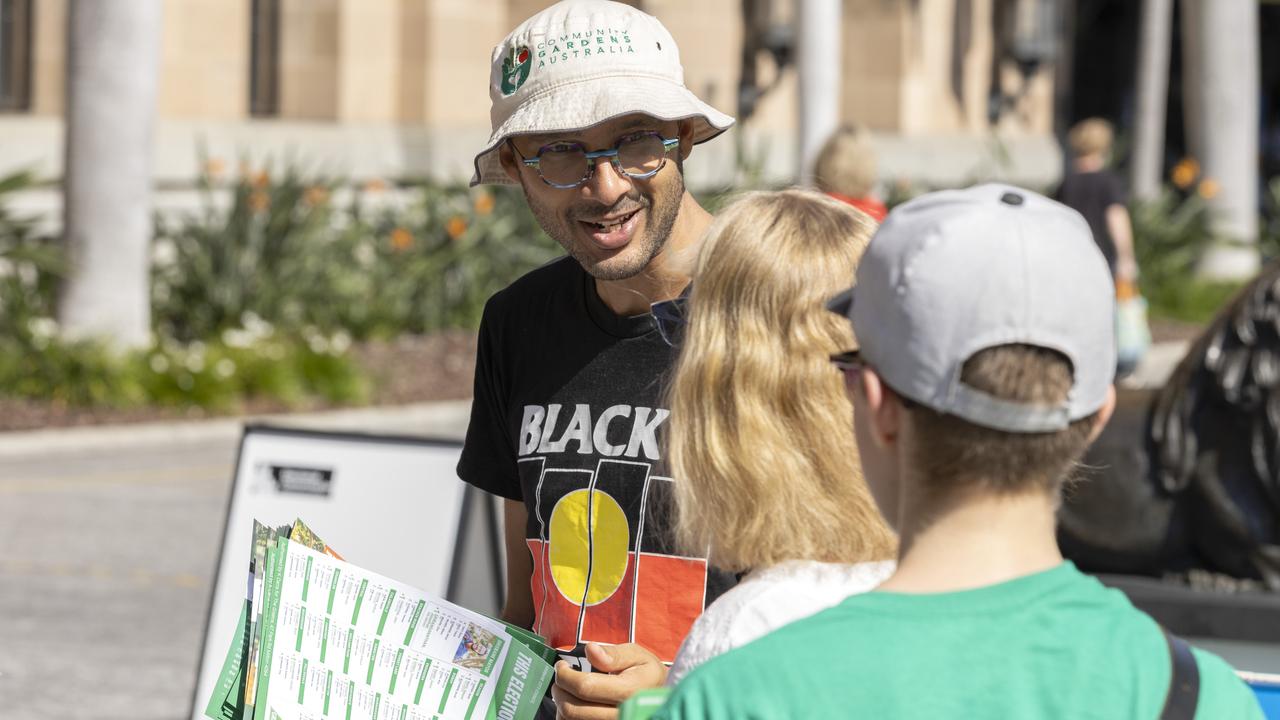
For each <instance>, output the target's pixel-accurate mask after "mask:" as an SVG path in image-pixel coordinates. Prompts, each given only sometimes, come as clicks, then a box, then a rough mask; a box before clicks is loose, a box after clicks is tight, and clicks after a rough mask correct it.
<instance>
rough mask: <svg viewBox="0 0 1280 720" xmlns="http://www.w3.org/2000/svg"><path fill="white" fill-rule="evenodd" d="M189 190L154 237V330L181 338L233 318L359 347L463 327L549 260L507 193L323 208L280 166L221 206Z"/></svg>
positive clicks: (551, 248) (359, 199)
mask: <svg viewBox="0 0 1280 720" xmlns="http://www.w3.org/2000/svg"><path fill="white" fill-rule="evenodd" d="M201 187H202V190H203V193H204V209H203V211H202V212H201V213H200V214H197V215H191V216H186V217H183V218H181V219H179V220H178V221H176V222H173V221H165V220H163V219H161V220H158V221H157V229H156V248H155V250H156V252H155V255H156V263H155V272H154V280H153V287H152V297H153V302H152V307H153V315H154V318H155V325H156V328H157V330H158V331H159V332H160V334H161V335H164V336H171V337H174V338H177V339H180V340H183V341H192V340H196V339H201V338H208V337H213V336H216V335H217V334H218V333H219V332H221V331H222V330H224V329H227V328H228V327H231V326H233V325H234V324H235V323H236V322H238V319H239V318H240V317H241V316H242V315H243V314H245V313H253V314H255V315H257V316H259V317H261V318H263V319H265V320H267V321H269V322H271V323H273V324H275V325H277V326H279V327H281V328H284V329H289V330H295V331H296V330H300V329H301V328H304V327H315V328H318V329H319V330H321V331H323V332H334V331H337V330H343V331H346V332H349V333H350V334H351V335H353V336H354V337H355V338H357V339H363V338H368V337H387V336H395V335H398V334H401V333H427V332H432V331H435V330H440V329H443V328H451V327H474V326H475V325H476V324H477V323H478V322H479V318H480V311H481V309H482V308H483V305H484V302H485V300H486V299H488V297H489V296H490V295H491V294H493V293H494V292H496V291H497V290H499V289H501V288H502V287H504V286H505V285H507V284H508V283H510V282H511V281H512V280H514V279H515V278H516V277H518V276H519V275H520V274H522V273H524V272H526V271H528V270H530V269H532V268H533V267H536V266H537V265H539V264H542V263H544V262H546V261H548V260H550V259H551V258H553V257H555V256H556V255H558V254H559V252H560V251H559V247H558V246H557V245H556V244H555V243H554V242H553V241H551V240H550V239H549V238H548V237H547V236H546V235H545V234H544V233H543V232H542V230H541V229H540V228H539V227H538V225H537V223H536V222H535V221H534V219H533V216H532V215H531V214H530V212H529V210H528V207H527V205H526V204H525V202H524V199H523V197H522V196H521V195H520V193H519V191H518V190H513V189H509V188H496V189H484V188H482V189H477V190H468V189H467V188H466V187H463V186H428V185H421V186H413V187H408V188H404V189H403V190H401V191H398V192H397V197H395V198H387V197H386V196H385V195H382V194H385V193H387V191H386V190H385V189H377V190H373V189H368V188H363V189H352V192H351V193H350V194H351V199H350V201H349V202H348V203H347V204H345V205H344V206H343V207H335V205H334V203H333V201H332V198H333V196H334V194H335V193H337V192H338V191H339V190H340V188H339V187H338V185H337V183H335V182H334V181H331V180H308V179H305V178H303V177H302V176H301V175H300V174H299V173H297V172H296V171H294V170H289V171H286V172H285V173H284V174H283V175H281V176H280V177H278V178H272V177H271V176H269V175H268V174H266V173H265V172H263V173H259V174H256V175H252V176H249V177H241V178H239V179H238V180H236V181H235V182H234V183H233V184H232V186H231V187H230V188H229V191H230V205H229V207H227V208H226V209H221V208H219V206H218V202H217V198H218V194H217V191H216V188H215V187H214V186H213V183H212V182H211V181H210V178H208V177H204V178H202V179H201ZM379 195H382V197H378V196H379ZM404 198H409V200H408V202H407V203H403V202H397V201H398V200H403V199H404ZM376 200H383V202H381V203H378V202H375V201H376ZM379 205H380V206H379Z"/></svg>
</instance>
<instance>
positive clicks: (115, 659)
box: [0, 402, 469, 720]
mask: <svg viewBox="0 0 1280 720" xmlns="http://www.w3.org/2000/svg"><path fill="white" fill-rule="evenodd" d="M468 409H469V403H468V402H460V403H459V402H453V403H439V404H429V405H416V406H407V407H402V408H375V409H368V410H353V411H343V412H336V413H322V414H316V415H305V416H289V417H275V418H255V419H254V420H258V421H268V422H273V423H274V424H282V425H290V426H295V427H310V428H317V429H332V430H347V431H368V432H388V433H396V434H413V435H429V436H436V437H460V436H461V434H462V433H463V431H464V430H465V426H466V419H467V413H468ZM243 422H244V421H243V420H218V421H212V422H202V423H177V424H168V425H155V426H132V427H130V426H124V427H112V428H77V429H69V430H59V431H39V432H32V433H12V434H8V435H6V436H0V549H2V550H3V551H2V552H0V708H3V710H0V716H2V717H4V718H5V719H6V720H37V719H39V720H43V719H45V718H49V719H53V718H59V719H61V718H122V719H123V718H130V719H138V718H148V719H149V718H155V719H157V720H159V719H165V720H173V719H177V718H185V717H187V716H188V715H187V713H188V711H189V707H190V702H191V693H192V688H193V685H194V682H195V670H196V663H197V661H198V657H197V654H198V652H199V647H200V641H201V638H202V636H203V632H204V622H205V618H206V615H207V613H208V603H209V598H210V593H211V592H212V583H213V575H214V566H215V563H216V560H217V554H218V551H219V547H220V541H221V538H222V526H223V522H224V520H225V513H226V504H227V494H228V491H229V489H230V482H231V476H232V470H233V466H234V463H235V453H236V449H237V445H238V441H239V436H240V429H241V427H242V423H243Z"/></svg>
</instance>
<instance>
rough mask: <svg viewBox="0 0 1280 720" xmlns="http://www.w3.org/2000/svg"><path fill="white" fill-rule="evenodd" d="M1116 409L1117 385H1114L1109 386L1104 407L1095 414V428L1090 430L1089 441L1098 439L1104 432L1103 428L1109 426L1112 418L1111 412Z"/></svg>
mask: <svg viewBox="0 0 1280 720" xmlns="http://www.w3.org/2000/svg"><path fill="white" fill-rule="evenodd" d="M1115 410H1116V386H1115V385H1112V386H1111V387H1109V388H1107V399H1106V401H1105V402H1103V403H1102V407H1100V408H1098V414H1097V415H1096V416H1094V420H1093V430H1092V431H1090V432H1089V442H1093V441H1094V440H1097V439H1098V436H1099V435H1101V434H1102V429H1103V428H1105V427H1106V426H1107V423H1108V422H1109V421H1110V420H1111V414H1112V413H1114V412H1115Z"/></svg>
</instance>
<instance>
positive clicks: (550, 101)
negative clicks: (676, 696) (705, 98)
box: [458, 0, 735, 718]
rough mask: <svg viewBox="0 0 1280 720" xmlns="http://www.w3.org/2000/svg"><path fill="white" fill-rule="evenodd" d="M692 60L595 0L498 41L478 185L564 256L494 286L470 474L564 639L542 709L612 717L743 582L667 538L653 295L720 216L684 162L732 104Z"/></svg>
mask: <svg viewBox="0 0 1280 720" xmlns="http://www.w3.org/2000/svg"><path fill="white" fill-rule="evenodd" d="M683 77H684V76H683V69H682V67H681V65H680V56H679V51H678V50H677V48H676V44H675V41H674V40H673V39H672V37H671V35H670V33H668V32H667V30H666V29H665V28H664V27H663V26H662V25H661V24H660V23H659V22H658V20H657V19H656V18H653V17H651V16H649V15H646V14H644V13H643V12H640V11H639V10H637V9H635V8H633V7H630V6H628V5H624V4H621V3H615V2H605V1H603V0H566V1H565V2H560V3H557V4H555V5H552V6H551V7H549V8H547V9H545V10H543V11H541V12H539V13H537V14H536V15H534V16H533V17H531V18H529V19H528V20H526V21H525V22H524V23H522V24H521V25H520V26H519V27H517V28H516V29H515V30H514V31H512V32H511V34H510V35H508V36H507V37H506V38H505V39H504V40H503V41H502V42H501V43H499V44H498V46H497V47H495V48H494V50H493V55H492V61H491V72H490V85H489V95H490V98H491V100H492V108H491V113H490V114H491V120H492V128H493V131H492V135H491V136H490V139H489V142H488V144H487V145H486V146H485V148H484V149H483V150H482V151H481V152H480V153H479V155H477V157H476V162H475V165H476V175H475V177H474V178H473V181H472V184H478V183H497V184H516V185H519V186H520V187H521V188H522V189H523V191H524V195H525V198H526V199H527V201H528V203H529V207H530V209H531V210H532V211H533V214H534V216H535V217H536V218H537V220H538V223H539V224H540V225H541V226H542V228H543V229H544V230H545V231H546V232H547V234H548V235H550V236H551V237H552V238H554V239H555V240H556V241H557V242H559V243H560V244H561V245H562V246H563V247H564V249H565V252H566V253H567V254H568V256H567V257H564V258H561V259H559V260H556V261H554V262H551V263H549V264H547V265H545V266H543V267H541V268H538V269H537V270H534V271H532V272H530V273H528V274H527V275H525V276H524V277H522V278H520V279H518V280H516V281H515V282H514V283H512V284H511V285H510V286H509V287H507V288H506V289H504V290H502V291H500V292H498V293H497V294H495V295H494V296H493V297H492V298H490V300H489V301H488V303H487V304H486V306H485V309H484V314H483V316H482V319H481V325H480V331H479V341H478V350H477V358H476V374H475V391H474V399H473V403H472V410H471V421H470V424H469V426H468V428H467V435H466V441H465V444H464V446H463V450H462V458H461V460H460V462H459V464H458V474H459V476H460V477H461V478H462V479H463V480H465V481H466V482H468V483H471V484H472V485H475V486H476V487H478V488H480V489H482V490H485V491H488V492H490V493H493V494H494V495H497V496H499V497H501V498H503V499H504V506H505V510H504V520H505V523H504V524H505V535H506V550H507V554H506V557H507V583H506V586H507V596H506V600H505V603H504V606H503V610H502V616H503V618H504V619H505V620H506V621H508V622H511V623H513V624H516V625H519V626H522V627H525V628H530V629H532V630H533V631H534V632H536V633H538V634H539V635H541V636H543V637H544V638H546V640H547V642H548V644H550V645H551V646H552V647H555V648H557V649H558V650H560V651H561V658H562V661H561V662H559V663H558V664H557V666H556V681H555V685H554V686H553V689H552V695H553V697H554V699H555V706H554V708H552V706H551V704H550V702H548V703H545V704H544V708H543V714H542V715H541V717H549V716H550V715H551V714H553V713H558V714H559V715H560V716H561V717H565V718H607V717H612V716H614V715H615V714H616V705H617V704H618V703H620V702H621V701H623V700H625V699H626V698H627V697H629V696H630V695H631V694H632V693H633V692H634V691H635V690H636V689H639V688H643V687H656V686H660V685H661V684H662V683H663V681H664V679H665V677H666V667H665V665H664V664H663V663H664V662H670V661H671V660H673V659H674V657H675V653H676V651H677V650H678V649H679V646H680V643H681V641H683V639H684V636H685V634H686V633H687V632H688V630H689V628H690V627H691V626H692V624H693V622H694V620H695V619H696V617H697V616H698V615H699V614H700V613H701V612H702V610H703V608H704V607H705V605H706V604H707V603H710V602H712V601H714V600H715V599H716V597H718V596H719V595H720V594H721V593H722V592H723V591H724V590H725V589H727V588H729V587H731V586H732V585H733V583H734V582H735V578H734V577H733V576H732V575H730V574H727V573H723V572H719V571H716V570H714V569H712V568H710V567H709V566H708V564H707V562H706V559H705V558H704V557H702V556H698V555H695V556H682V555H679V554H678V553H676V552H674V551H673V550H672V545H673V542H672V540H671V533H670V522H669V519H668V513H667V511H666V508H667V507H668V504H669V503H668V499H669V496H670V493H671V487H672V485H673V480H672V478H671V477H670V473H669V472H668V471H667V470H666V469H665V461H664V453H663V446H662V444H661V443H660V442H659V439H658V438H659V429H660V428H661V427H662V425H663V424H664V422H665V421H666V419H667V417H668V414H669V413H668V410H667V409H666V408H665V407H664V404H665V403H664V400H663V398H664V388H663V386H662V382H661V381H662V379H663V378H664V376H666V374H667V373H668V371H669V370H670V367H671V362H672V359H673V354H674V353H673V350H672V349H671V347H670V346H668V345H667V344H666V343H665V342H664V341H663V340H662V338H661V337H660V336H659V333H658V332H657V331H656V328H655V325H654V322H653V318H652V316H651V315H650V314H649V309H650V305H651V304H652V303H655V302H659V301H662V300H668V299H671V298H674V297H677V296H678V295H680V293H681V292H682V291H683V290H684V289H685V286H686V285H688V283H689V274H690V272H691V270H692V267H693V263H694V260H695V259H696V257H697V249H698V244H699V240H700V238H701V236H702V234H703V232H704V231H705V230H706V229H707V227H708V226H709V225H710V224H711V220H712V218H711V215H710V213H708V212H707V211H706V210H704V209H703V208H702V207H701V206H699V205H698V203H697V201H696V200H694V198H693V196H692V195H690V194H689V192H688V191H687V190H686V188H685V185H684V176H683V167H684V166H683V163H684V161H685V160H686V159H687V158H688V157H689V155H690V153H691V152H692V151H693V146H694V145H696V144H698V143H701V142H704V141H706V140H710V139H711V138H713V137H715V136H717V135H719V134H720V133H722V132H723V131H724V130H726V129H727V128H729V127H730V126H731V125H732V124H733V119H732V118H731V117H729V116H727V115H725V114H723V113H721V112H719V111H717V110H715V109H714V108H712V107H710V106H709V105H707V104H706V103H703V102H702V101H700V100H699V99H698V98H697V97H696V96H694V95H693V93H691V92H690V91H689V90H688V89H687V88H686V87H685V86H684V81H683ZM601 643H603V644H601ZM593 670H594V671H596V672H592V671H593Z"/></svg>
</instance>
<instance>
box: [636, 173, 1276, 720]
mask: <svg viewBox="0 0 1280 720" xmlns="http://www.w3.org/2000/svg"><path fill="white" fill-rule="evenodd" d="M1113 302H1114V300H1113V293H1112V291H1111V274H1110V271H1109V269H1108V267H1107V263H1106V261H1105V260H1104V259H1103V256H1102V253H1101V252H1100V251H1099V250H1098V248H1097V246H1096V245H1095V244H1094V242H1093V238H1092V235H1091V234H1090V232H1089V226H1088V224H1087V223H1086V222H1085V220H1084V218H1083V217H1081V216H1080V214H1079V213H1077V212H1075V211H1073V210H1070V209H1068V208H1067V207H1065V206H1063V205H1060V204H1058V203H1056V202H1053V201H1051V200H1048V199H1047V198H1044V197H1041V196H1039V195H1036V194H1034V193H1030V192H1026V191H1024V190H1019V189H1017V188H1013V187H1009V186H1003V185H983V186H979V187H975V188H971V189H968V190H952V191H945V192H939V193H932V194H929V195H925V196H922V197H920V198H917V199H916V200H913V201H911V202H909V203H906V204H905V205H902V206H899V207H898V208H896V209H895V210H894V211H893V212H891V213H890V214H889V216H888V218H887V219H886V221H885V223H884V224H883V225H881V227H880V230H879V231H878V232H877V233H876V235H875V236H874V237H873V238H872V240H871V243H870V245H869V246H868V249H867V251H866V253H865V254H864V255H863V258H862V262H861V264H860V265H859V266H858V270H857V278H856V280H855V282H854V286H853V287H852V288H851V289H850V290H848V291H846V292H845V293H844V294H842V295H841V296H840V297H838V298H836V299H835V300H833V302H832V305H831V308H832V309H833V310H834V311H836V312H838V313H840V314H841V315H844V316H846V317H847V318H848V319H849V320H850V321H851V322H852V324H853V326H854V328H855V330H856V333H857V337H858V341H859V343H860V345H861V347H860V348H859V350H857V351H850V352H847V353H842V354H840V355H836V356H833V357H832V362H833V363H834V364H835V365H836V367H838V368H839V369H840V370H841V371H842V372H843V373H844V377H845V382H846V388H847V390H848V393H849V396H850V399H851V400H852V403H853V415H854V423H853V426H854V427H853V431H854V434H855V435H856V437H857V441H858V448H859V451H860V454H861V459H862V465H863V470H864V473H865V477H866V482H867V485H868V486H869V487H870V489H871V491H872V495H873V496H874V498H875V500H876V504H877V505H878V506H879V508H880V511H881V513H882V514H883V515H884V516H885V518H886V519H887V520H888V521H889V523H890V525H892V526H893V527H894V529H896V530H897V531H898V533H899V535H900V541H901V544H900V550H899V555H900V556H899V560H898V568H897V570H896V571H895V572H894V574H893V575H892V576H890V578H889V579H888V580H886V581H885V582H884V583H883V584H882V585H881V586H880V587H879V588H877V589H876V590H875V591H873V592H870V593H865V594H862V595H855V596H853V597H851V598H848V599H846V600H845V601H844V602H842V603H841V604H839V605H837V606H835V607H834V608H832V609H830V610H826V611H824V612H822V613H819V614H817V615H814V616H812V617H810V618H807V619H804V620H800V621H798V622H796V623H793V624H792V625H789V626H787V627H784V628H782V629H781V630H778V631H776V632H774V633H773V634H771V635H768V636H766V637H764V638H762V639H761V640H758V641H756V642H755V643H752V644H750V645H746V646H744V647H743V648H740V649H738V650H736V651H733V652H730V653H727V654H725V655H722V656H720V657H718V658H715V659H713V660H711V661H710V662H708V663H706V664H705V665H703V666H701V667H700V668H697V669H695V670H694V671H693V672H692V673H691V674H690V675H689V676H688V677H687V678H686V679H685V680H684V681H682V682H681V684H680V685H679V686H678V687H677V688H676V690H675V694H674V695H673V696H672V697H671V699H670V701H669V702H668V703H667V706H666V707H665V708H664V709H663V710H662V711H661V712H660V714H659V717H662V718H726V719H727V718H733V719H735V720H736V719H737V718H816V717H823V718H826V717H868V718H953V717H956V718H958V717H963V718H1042V717H1055V718H1080V717H1098V718H1121V717H1124V718H1174V717H1176V718H1192V717H1195V718H1200V719H1201V720H1208V719H1209V718H1261V712H1260V710H1259V708H1258V705H1257V702H1256V700H1255V699H1254V698H1253V696H1252V695H1251V693H1250V692H1249V690H1248V688H1247V687H1246V686H1245V685H1244V683H1243V682H1241V681H1240V679H1239V678H1237V677H1236V676H1235V675H1234V673H1233V672H1232V670H1231V668H1229V667H1228V666H1227V665H1226V663H1224V662H1223V661H1222V660H1221V659H1219V658H1218V657H1216V656H1214V655H1211V654H1209V653H1206V652H1202V651H1200V650H1193V649H1191V648H1190V646H1188V645H1187V644H1186V643H1185V642H1183V641H1181V640H1179V639H1177V638H1175V637H1173V636H1171V635H1168V634H1166V633H1165V632H1163V631H1162V630H1161V628H1160V626H1158V625H1157V624H1156V622H1155V621H1154V620H1152V619H1151V618H1150V617H1148V616H1147V615H1146V614H1144V613H1142V612H1141V611H1139V610H1137V609H1136V608H1134V607H1133V606H1132V605H1131V604H1130V603H1129V601H1128V599H1126V597H1125V596H1124V595H1123V594H1122V593H1121V592H1120V591H1118V590H1113V589H1107V588H1105V587H1104V586H1103V585H1102V584H1101V583H1099V582H1098V581H1097V580H1096V579H1094V578H1092V577H1088V576H1086V575H1083V574H1081V573H1080V572H1079V571H1078V570H1076V568H1075V567H1074V566H1073V565H1072V564H1071V563H1070V562H1067V561H1064V560H1063V558H1062V555H1061V553H1060V552H1059V550H1058V545H1057V542H1056V538H1055V531H1054V511H1055V509H1056V507H1057V505H1058V499H1059V493H1060V492H1061V488H1062V484H1063V482H1064V480H1065V478H1066V476H1067V475H1069V474H1070V472H1071V471H1072V470H1073V468H1074V466H1075V463H1076V462H1077V460H1078V459H1079V458H1080V456H1081V454H1082V453H1083V451H1084V449H1085V447H1086V445H1087V444H1088V443H1089V442H1090V441H1091V439H1092V438H1093V437H1095V436H1096V435H1097V433H1098V432H1099V431H1100V430H1101V429H1102V427H1103V425H1105V424H1106V422H1107V419H1108V418H1109V416H1110V414H1111V410H1112V408H1113V407H1114V404H1115V392H1114V389H1113V387H1112V378H1113V375H1114V372H1115V356H1116V350H1115V339H1114V334H1113V330H1112V306H1113ZM831 431H832V432H850V428H849V427H848V426H847V425H846V426H844V427H839V428H831ZM832 511H833V512H836V511H838V508H832ZM781 658H792V659H793V661H792V662H779V660H780V659H781Z"/></svg>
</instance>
